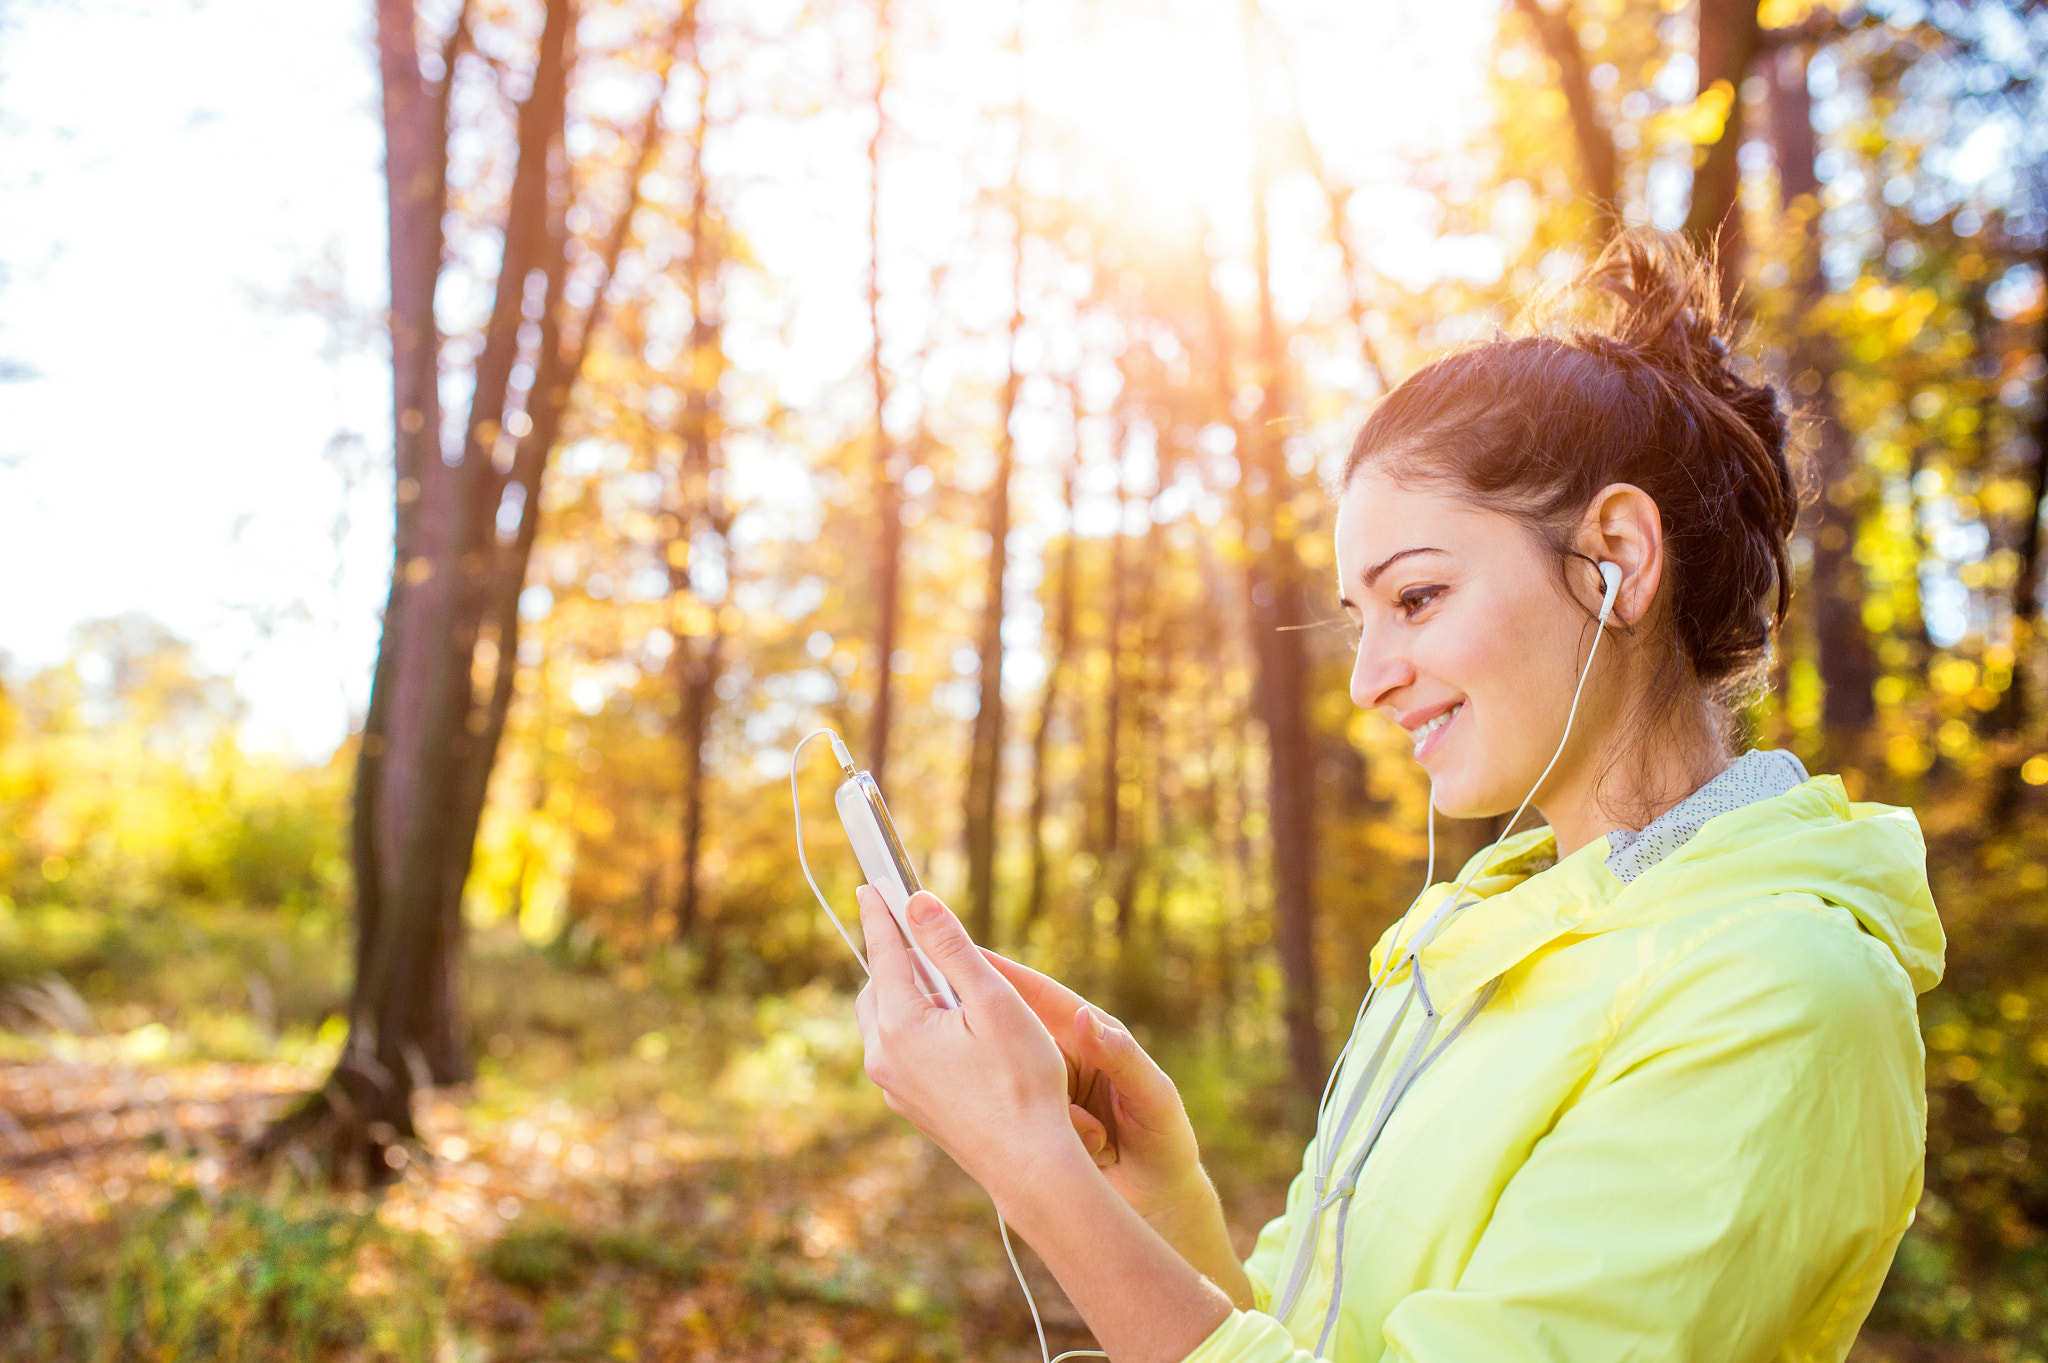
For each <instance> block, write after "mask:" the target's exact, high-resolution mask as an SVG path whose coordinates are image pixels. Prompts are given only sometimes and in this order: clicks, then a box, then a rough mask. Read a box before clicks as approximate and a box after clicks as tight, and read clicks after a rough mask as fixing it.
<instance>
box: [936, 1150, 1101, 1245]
mask: <svg viewBox="0 0 2048 1363" xmlns="http://www.w3.org/2000/svg"><path fill="white" fill-rule="evenodd" d="M1003 1144H1004V1149H1003V1150H1002V1151H1001V1152H1000V1153H997V1154H996V1155H995V1157H994V1159H992V1160H990V1161H988V1165H989V1167H988V1169H987V1170H986V1171H985V1172H984V1171H983V1170H980V1169H970V1170H969V1172H970V1173H972V1174H974V1175H975V1181H976V1182H978V1183H980V1184H981V1186H982V1187H983V1188H985V1189H987V1190H988V1195H989V1197H990V1199H991V1200H993V1201H994V1202H995V1204H996V1211H997V1212H998V1213H1000V1214H1001V1216H1002V1218H1003V1220H1005V1221H1007V1222H1009V1223H1010V1224H1011V1225H1012V1226H1015V1227H1016V1228H1017V1230H1018V1233H1019V1234H1021V1235H1023V1236H1024V1237H1025V1238H1026V1239H1030V1238H1031V1237H1032V1236H1033V1235H1034V1234H1035V1233H1041V1232H1042V1231H1043V1230H1044V1229H1045V1228H1047V1227H1049V1226H1050V1225H1051V1224H1052V1223H1053V1222H1054V1221H1056V1220H1057V1219H1058V1218H1059V1217H1060V1216H1061V1215H1063V1214H1064V1213H1065V1211H1067V1210H1069V1209H1071V1208H1072V1207H1073V1206H1074V1200H1075V1197H1076V1195H1077V1193H1078V1192H1079V1191H1080V1190H1081V1189H1084V1188H1089V1187H1092V1186H1093V1185H1095V1184H1100V1183H1103V1182H1104V1180H1103V1177H1102V1171H1101V1170H1100V1169H1097V1168H1096V1167H1095V1161H1094V1160H1093V1159H1091V1158H1089V1155H1088V1151H1087V1149H1086V1148H1085V1147H1084V1146H1083V1145H1082V1144H1081V1139H1080V1137H1078V1136H1076V1135H1075V1134H1074V1129H1073V1127H1072V1126H1070V1125H1067V1124H1066V1123H1065V1122H1062V1123H1061V1124H1060V1125H1059V1127H1058V1128H1057V1129H1054V1128H1052V1127H1050V1126H1048V1127H1046V1128H1045V1129H1044V1130H1042V1131H1039V1132H1036V1133H1033V1134H1031V1135H1029V1136H1027V1137H1026V1138H1024V1139H1021V1140H1018V1141H1016V1142H1014V1143H1012V1142H1004V1143H1003Z"/></svg>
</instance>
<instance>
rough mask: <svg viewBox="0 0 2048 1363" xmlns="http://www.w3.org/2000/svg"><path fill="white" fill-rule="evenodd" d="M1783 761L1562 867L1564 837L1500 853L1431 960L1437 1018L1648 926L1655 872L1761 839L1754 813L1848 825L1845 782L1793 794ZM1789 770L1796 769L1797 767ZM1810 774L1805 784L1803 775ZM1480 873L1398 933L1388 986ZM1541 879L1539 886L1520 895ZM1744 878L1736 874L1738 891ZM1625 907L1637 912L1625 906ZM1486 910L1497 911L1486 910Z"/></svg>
mask: <svg viewBox="0 0 2048 1363" xmlns="http://www.w3.org/2000/svg"><path fill="white" fill-rule="evenodd" d="M1777 756H1778V755H1777V754H1765V753H1750V754H1746V755H1745V757H1744V758H1742V759H1740V760H1738V761H1737V762H1736V763H1735V764H1733V765H1731V766H1730V767H1729V768H1728V769H1727V770H1726V771H1724V772H1723V773H1722V774H1721V776H1718V777H1716V778H1714V780H1712V781H1709V782H1707V783H1706V784H1705V785H1703V786H1702V787H1700V789H1699V790H1697V791H1695V792H1693V794H1692V795H1691V796H1688V797H1687V798H1686V799H1685V800H1683V801H1681V802H1680V803H1679V804H1678V805H1677V806H1674V807H1673V808H1672V809H1671V810H1670V811H1669V812H1668V813H1667V814H1666V815H1665V816H1663V817H1661V818H1660V819H1659V820H1657V821H1654V822H1652V823H1651V824H1650V825H1649V826H1648V827H1647V828H1645V829H1644V830H1643V832H1642V833H1638V834H1627V833H1624V834H1623V835H1622V836H1617V835H1615V834H1612V833H1610V834H1607V835H1605V836H1603V837H1598V838H1594V839H1593V840H1592V841H1591V842H1588V843H1587V844H1586V845H1585V846H1584V847H1581V848H1579V849H1578V850H1577V851H1575V852H1573V853H1572V854H1571V855H1570V856H1568V857H1566V858H1564V859H1563V860H1562V861H1560V860H1558V857H1557V836H1556V834H1555V833H1553V832H1552V831H1551V830H1550V829H1549V828H1532V829H1529V830H1528V831H1526V832H1522V833H1517V834H1516V835H1515V836H1513V837H1512V838H1509V839H1507V840H1506V841H1504V842H1502V843H1501V844H1500V846H1499V847H1498V848H1495V849H1492V855H1491V856H1490V857H1489V858H1488V870H1487V872H1486V874H1484V875H1481V876H1476V877H1474V879H1473V881H1472V883H1471V885H1470V886H1468V887H1467V888H1466V890H1465V898H1466V901H1467V903H1466V907H1465V908H1463V909H1460V910H1459V911H1458V912H1457V913H1456V914H1455V915H1454V916H1453V917H1452V918H1451V919H1450V921H1449V922H1447V923H1445V924H1444V926H1443V929H1442V930H1441V931H1440V932H1438V934H1437V936H1436V940H1435V941H1434V942H1432V943H1430V944H1428V945H1427V946H1425V947H1424V948H1423V950H1422V953H1421V957H1422V971H1423V979H1424V981H1425V983H1426V984H1427V985H1428V988H1429V996H1430V1000H1431V1002H1432V1003H1434V1004H1435V1006H1436V1008H1437V1011H1438V1012H1440V1013H1443V1012H1448V1011H1449V1010H1450V1009H1451V1008H1453V1007H1454V1006H1456V1005H1457V1003H1458V1002H1459V1001H1460V1000H1462V999H1464V998H1466V997H1468V996H1470V995H1471V994H1473V993H1476V992H1477V991H1478V990H1480V989H1482V988H1484V987H1485V986H1486V984H1487V982H1488V981H1490V980H1492V979H1494V978H1495V977H1496V976H1498V975H1501V974H1502V973H1504V972H1506V971H1508V970H1511V969H1513V968H1514V967H1515V966H1516V965H1518V964H1519V963H1520V962H1522V961H1523V960H1525V959H1527V958H1528V957H1529V956H1531V955H1533V954H1534V953H1536V952H1537V951H1540V950H1542V949H1543V948H1544V947H1546V946H1549V945H1550V944H1551V943H1552V942H1554V941H1556V940H1557V939H1558V938H1560V937H1563V936H1565V935H1566V934H1568V933H1572V932H1577V931H1581V930H1591V931H1595V932H1599V931H1606V930H1608V929H1610V928H1615V927H1621V926H1624V924H1625V922H1633V921H1636V920H1638V919H1641V918H1644V917H1645V916H1646V915H1648V914H1650V913H1651V909H1650V905H1652V904H1654V903H1658V902H1661V901H1662V900H1663V899H1664V898H1665V896H1664V895H1662V894H1657V893H1654V892H1653V893H1652V894H1651V895H1650V896H1648V897H1647V898H1646V897H1645V896H1642V895H1637V894H1633V893H1631V891H1633V890H1634V889H1635V888H1636V886H1637V885H1639V884H1642V883H1644V881H1645V880H1647V881H1649V882H1651V883H1653V884H1657V883H1662V881H1663V879H1664V878H1663V877H1662V876H1659V875H1654V874H1651V873H1652V872H1656V871H1660V870H1664V869H1666V868H1674V869H1675V868H1676V867H1678V866H1681V865H1685V864H1689V863H1692V862H1695V861H1697V860H1699V859H1701V858H1704V857H1710V856H1716V855H1719V854H1721V853H1724V852H1727V851H1729V850H1731V848H1733V847H1735V846H1738V845H1740V843H1741V842H1742V840H1743V839H1744V838H1745V837H1747V836H1750V835H1751V834H1750V831H1749V829H1748V825H1749V824H1750V823H1751V822H1752V818H1751V817H1744V813H1743V811H1745V810H1747V811H1749V812H1750V814H1751V816H1753V817H1758V818H1763V819H1765V820H1769V819H1772V818H1773V817H1784V816H1788V815H1789V816H1790V818H1791V821H1792V822H1793V823H1794V824H1795V825H1803V826H1806V827H1809V828H1811V827H1815V826H1820V825H1826V824H1833V823H1837V822H1840V821H1843V820H1846V819H1847V818H1848V816H1849V808H1848V802H1847V800H1846V799H1845V798H1843V796H1842V794H1841V791H1840V786H1841V783H1840V781H1839V780H1838V779H1837V778H1834V777H1821V778H1819V779H1817V780H1808V781H1806V782H1805V783H1804V784H1789V785H1788V784H1787V782H1786V780H1785V776H1786V775H1789V770H1787V771H1785V772H1783V773H1781V771H1780V770H1779V769H1778V767H1777V766H1776V765H1775V758H1776V757H1777ZM1787 756H1789V755H1787ZM1751 759H1756V760H1754V761H1752V760H1751ZM1745 763H1748V766H1745V765H1744V764H1745ZM1790 766H1797V763H1796V761H1793V762H1791V763H1790ZM1800 773H1801V775H1802V776H1803V775H1804V769H1803V768H1800ZM1788 797H1790V798H1788ZM1765 804H1770V805H1772V806H1773V807H1774V809H1773V812H1768V813H1760V812H1759V806H1762V805H1765ZM1780 806H1782V807H1780ZM1673 815H1677V816H1679V817H1677V818H1672V817H1671V816H1673ZM1667 820H1668V822H1667ZM1710 824H1711V826H1710ZM1657 830H1661V831H1664V832H1665V833H1666V836H1665V837H1663V838H1662V839H1659V843H1660V844H1661V845H1660V846H1659V847H1658V850H1657V855H1656V857H1655V858H1654V859H1651V858H1647V857H1644V856H1642V855H1641V853H1642V852H1643V851H1646V850H1647V849H1645V848H1644V847H1643V843H1642V841H1641V839H1643V838H1644V836H1645V835H1647V834H1651V833H1652V832H1653V831H1657ZM1703 830H1704V832H1703ZM1630 851H1636V852H1638V857H1637V859H1636V861H1634V862H1628V863H1627V864H1626V869H1628V871H1629V872H1630V874H1629V875H1628V876H1627V877H1626V879H1624V878H1623V877H1622V876H1620V875H1617V874H1616V871H1615V865H1616V862H1617V861H1623V860H1625V856H1626V854H1627V853H1628V852H1630ZM1479 855H1480V856H1487V853H1485V852H1482V853H1480V854H1479ZM1474 860H1475V861H1476V860H1477V857H1475V858H1474ZM1471 870H1472V862H1471V861H1468V862H1466V863H1465V865H1464V866H1463V867H1462V868H1460V870H1459V872H1458V874H1457V876H1456V877H1454V878H1453V879H1452V880H1451V881H1450V882H1448V883H1441V884H1437V885H1432V886H1431V887H1430V888H1429V889H1428V890H1427V891H1426V892H1425V893H1424V894H1423V896H1422V897H1421V899H1420V900H1418V901H1417V903H1416V905H1415V906H1414V907H1413V908H1412V909H1410V910H1409V912H1408V913H1407V914H1406V915H1404V916H1403V918H1402V919H1401V921H1400V922H1398V923H1396V924H1395V925H1394V926H1393V927H1392V928H1390V929H1388V931H1387V932H1386V934H1385V935H1383V936H1382V937H1381V938H1380V941H1379V943H1378V945H1376V946H1375V947H1374V948H1373V951H1372V971H1373V976H1374V978H1378V977H1379V973H1380V970H1381V967H1382V966H1383V965H1384V964H1385V962H1386V958H1387V952H1388V951H1389V950H1390V949H1391V948H1392V947H1393V946H1394V945H1395V944H1396V942H1397V940H1398V942H1399V944H1400V947H1401V950H1402V951H1403V952H1404V953H1405V952H1407V950H1408V938H1409V936H1410V934H1412V933H1413V931H1414V930H1415V925H1416V924H1419V923H1422V922H1423V921H1425V920H1426V919H1427V918H1428V916H1429V915H1430V913H1432V912H1433V911H1434V910H1435V909H1436V906H1437V905H1439V904H1441V903H1442V902H1443V898H1444V896H1445V895H1447V894H1449V893H1450V890H1451V887H1452V886H1453V885H1456V884H1457V883H1458V882H1459V881H1462V880H1463V879H1464V878H1465V876H1466V874H1467V873H1468V872H1470V871H1471ZM1769 874H1770V875H1771V876H1772V878H1774V879H1775V878H1777V877H1779V876H1782V874H1783V870H1782V868H1781V867H1780V868H1772V871H1771V872H1770V873H1769ZM1539 876H1540V877H1541V884H1540V886H1535V887H1532V888H1531V889H1530V890H1529V891H1528V892H1526V893H1514V891H1517V890H1519V889H1520V888H1521V887H1522V886H1523V885H1524V884H1525V883H1527V882H1529V881H1531V880H1534V879H1536V878H1537V877H1539ZM1741 879H1743V877H1742V876H1741V875H1740V874H1739V873H1737V874H1736V876H1735V880H1736V881H1740V880H1741ZM1621 899H1625V900H1627V901H1628V904H1627V905H1623V904H1617V903H1616V901H1617V900H1621ZM1479 900H1485V901H1487V902H1486V903H1485V904H1484V905H1483V906H1480V905H1479V904H1478V902H1477V901H1479ZM1630 906H1633V907H1630ZM1617 915H1618V916H1617ZM1859 916H1861V915H1859ZM1409 968H1410V967H1409V963H1408V962H1407V961H1397V962H1396V963H1395V967H1394V970H1393V971H1392V972H1391V973H1389V974H1388V975H1387V977H1386V982H1387V983H1389V984H1392V983H1396V982H1398V981H1400V980H1403V979H1405V978H1406V977H1407V974H1408V971H1409Z"/></svg>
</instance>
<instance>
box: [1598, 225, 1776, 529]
mask: <svg viewBox="0 0 2048 1363" xmlns="http://www.w3.org/2000/svg"><path fill="white" fill-rule="evenodd" d="M1578 283H1579V285H1580V287H1581V288H1582V289H1588V288H1589V289H1591V290H1593V291H1595V292H1596V293H1597V295H1599V301H1602V302H1604V303H1605V316H1602V317H1599V318H1598V320H1597V321H1596V322H1594V323H1593V324H1592V325H1591V326H1580V327H1575V328H1572V329H1571V331H1570V339H1571V341H1572V342H1573V343H1574V344H1576V345H1578V346H1580V347H1581V348H1582V349H1586V350H1590V351H1592V352H1594V353H1595V354H1605V355H1608V356H1609V357H1610V358H1611V357H1613V356H1614V353H1615V348H1616V345H1617V343H1618V344H1619V346H1620V347H1623V348H1625V349H1626V350H1627V351H1629V352H1632V353H1633V355H1634V356H1635V357H1636V358H1638V359H1639V360H1640V362H1641V363H1643V364H1645V365H1647V366H1649V367H1651V368H1653V369H1655V370H1656V371H1657V372H1658V373H1660V374H1661V375H1663V376H1664V377H1665V379H1666V380H1667V381H1668V383H1669V384H1670V387H1671V390H1672V391H1671V396H1672V397H1673V399H1674V400H1677V401H1679V402H1681V403H1683V404H1684V405H1686V406H1688V407H1690V408H1692V409H1693V410H1694V411H1695V413H1696V415H1697V417H1698V419H1700V420H1701V421H1702V422H1703V423H1704V424H1706V425H1708V426H1712V425H1714V424H1717V423H1716V417H1717V416H1720V415H1721V414H1722V413H1723V412H1725V413H1727V414H1731V415H1732V416H1733V417H1734V418H1735V419H1736V420H1737V421H1739V422H1740V423H1741V424H1742V426H1743V427H1744V428H1746V429H1747V430H1748V432H1749V433H1750V434H1751V435H1752V436H1754V437H1755V442H1754V444H1751V443H1750V442H1749V441H1743V440H1737V441H1733V442H1723V443H1720V446H1719V447H1720V448H1722V449H1724V450H1727V451H1728V452H1730V453H1733V454H1735V455H1736V456H1737V457H1738V462H1739V463H1740V465H1741V466H1742V468H1741V472H1742V474H1743V475H1744V477H1743V479H1742V481H1743V482H1744V483H1745V484H1747V486H1746V487H1745V489H1744V490H1745V491H1746V492H1747V493H1748V494H1749V495H1751V496H1752V497H1755V498H1756V499H1757V501H1758V502H1759V503H1760V509H1761V510H1762V511H1763V512H1764V515H1765V518H1766V520H1767V522H1768V523H1769V524H1770V525H1772V526H1773V527H1774V528H1775V529H1777V530H1779V531H1780V532H1781V533H1783V534H1785V535H1790V534H1791V533H1792V527H1793V525H1794V523H1795V521H1796V519H1797V517H1798V511H1799V506H1798V494H1797V490H1796V488H1795V485H1794V480H1793V477H1792V472H1791V467H1790V465H1789V464H1788V463H1787V462H1786V458H1785V444H1786V440H1787V438H1788V436H1789V434H1790V426H1789V423H1788V421H1787V419H1786V412H1785V410H1784V408H1783V407H1782V406H1781V405H1780V403H1779V401H1778V392H1777V389H1776V388H1775V387H1773V386H1772V385H1771V384H1770V383H1769V382H1764V383H1750V382H1748V381H1747V380H1745V379H1744V378H1743V377H1742V376H1741V375H1740V374H1738V373H1737V372H1736V371H1735V369H1734V368H1733V363H1732V362H1733V359H1734V355H1735V345H1734V338H1733V336H1732V335H1731V319H1730V318H1729V317H1728V315H1727V313H1726V312H1725V311H1724V309H1723V308H1722V305H1721V289H1720V281H1719V279H1718V277H1717V276H1716V273H1715V270H1714V266H1713V262H1712V260H1711V259H1709V258H1703V257H1701V256H1700V255H1699V254H1697V253H1696V252H1695V251H1694V250H1693V249H1692V247H1691V246H1690V244H1688V243H1687V242H1686V240H1685V239H1684V238H1683V237H1681V236H1678V235H1676V234H1669V233H1662V232H1654V231H1649V230H1644V229H1634V230H1629V231H1624V232H1621V233H1619V234H1617V235H1616V236H1615V237H1614V239H1613V240H1612V241H1610V242H1609V243H1608V244H1607V248H1606V249H1605V250H1604V251H1602V252H1601V253H1600V255H1599V257H1598V258H1597V259H1596V260H1595V261H1594V262H1593V263H1592V264H1591V265H1590V266H1588V267H1587V268H1586V271H1585V273H1584V274H1583V275H1581V276H1580V277H1579V281H1578ZM1715 409H1720V410H1719V411H1717V410H1715Z"/></svg>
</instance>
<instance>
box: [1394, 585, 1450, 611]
mask: <svg viewBox="0 0 2048 1363" xmlns="http://www.w3.org/2000/svg"><path fill="white" fill-rule="evenodd" d="M1442 594H1443V588H1442V587H1410V588H1408V589H1407V590H1406V591H1404V592H1402V593H1401V595H1400V598H1399V599H1400V603H1401V611H1402V613H1403V614H1404V615H1413V614H1415V612H1417V611H1419V610H1421V609H1422V608H1423V607H1424V606H1427V605H1428V604H1429V603H1430V602H1432V601H1434V600H1436V599H1437V597H1439V596H1441V595H1442Z"/></svg>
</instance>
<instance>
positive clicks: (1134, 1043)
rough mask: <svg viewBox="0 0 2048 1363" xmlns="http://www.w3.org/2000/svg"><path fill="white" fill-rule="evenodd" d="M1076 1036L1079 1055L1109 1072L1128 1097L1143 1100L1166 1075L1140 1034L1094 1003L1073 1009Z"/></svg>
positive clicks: (1120, 1091) (1106, 1072) (1107, 1073)
mask: <svg viewBox="0 0 2048 1363" xmlns="http://www.w3.org/2000/svg"><path fill="white" fill-rule="evenodd" d="M1074 1040H1075V1042H1076V1046H1077V1050H1078V1052H1079V1055H1080V1058H1081V1059H1082V1060H1084V1061H1086V1062H1087V1063H1088V1064H1090V1065H1093V1066H1094V1067H1095V1068H1096V1069H1098V1070H1101V1071H1102V1072H1103V1073H1104V1074H1106V1075H1108V1076H1109V1077H1110V1080H1111V1082H1112V1083H1114V1084H1115V1085H1116V1087H1117V1091H1118V1092H1119V1093H1122V1094H1124V1095H1125V1097H1126V1098H1136V1099H1138V1100H1140V1101H1143V1100H1144V1099H1145V1098H1148V1097H1150V1096H1151V1091H1152V1089H1153V1088H1154V1086H1155V1085H1156V1083H1157V1081H1158V1080H1160V1079H1163V1078H1164V1077H1165V1073H1164V1071H1162V1070H1161V1069H1160V1068H1159V1067H1158V1066H1157V1065H1155V1064H1154V1063H1152V1057H1151V1056H1149V1055H1147V1054H1145V1048H1144V1047H1142V1046H1140V1045H1139V1044H1138V1040H1137V1038H1136V1037H1134V1036H1132V1035H1131V1034H1130V1032H1129V1031H1127V1030H1125V1028H1124V1025H1123V1024H1122V1023H1120V1022H1118V1021H1117V1020H1116V1019H1115V1018H1113V1017H1111V1016H1110V1015H1109V1014H1107V1013H1105V1012H1103V1011H1102V1010H1101V1009H1100V1008H1097V1007H1096V1006H1095V1005H1094V1004H1092V1003H1088V1004H1083V1005H1082V1006H1081V1007H1080V1008H1078V1009H1076V1010H1075V1012H1074Z"/></svg>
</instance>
